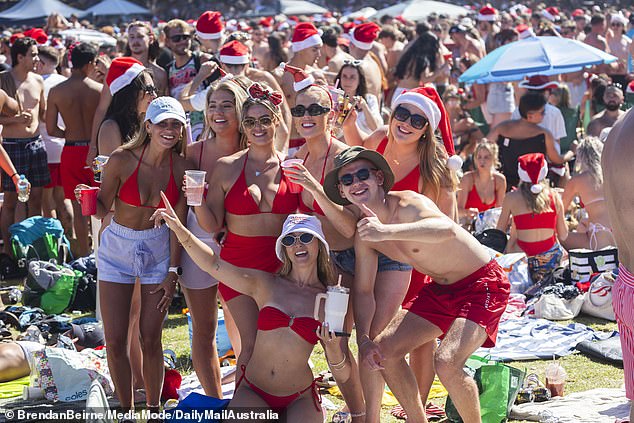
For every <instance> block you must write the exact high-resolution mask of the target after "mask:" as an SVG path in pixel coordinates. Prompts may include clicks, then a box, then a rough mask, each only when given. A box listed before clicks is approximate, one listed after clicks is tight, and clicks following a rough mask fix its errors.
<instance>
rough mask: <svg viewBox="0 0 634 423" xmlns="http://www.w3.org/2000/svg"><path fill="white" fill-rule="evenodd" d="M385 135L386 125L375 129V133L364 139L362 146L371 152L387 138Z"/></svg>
mask: <svg viewBox="0 0 634 423" xmlns="http://www.w3.org/2000/svg"><path fill="white" fill-rule="evenodd" d="M387 133H388V126H387V125H383V126H380V127H379V128H377V129H376V131H374V132H372V133H371V134H370V136H369V137H368V139H366V141H365V143H364V145H363V146H364V147H365V148H369V149H371V150H376V149H377V148H378V146H379V144H381V141H383V139H384V138H386V137H387Z"/></svg>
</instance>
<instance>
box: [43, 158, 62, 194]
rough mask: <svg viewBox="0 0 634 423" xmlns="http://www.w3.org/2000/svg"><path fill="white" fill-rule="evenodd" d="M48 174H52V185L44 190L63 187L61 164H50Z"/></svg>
mask: <svg viewBox="0 0 634 423" xmlns="http://www.w3.org/2000/svg"><path fill="white" fill-rule="evenodd" d="M48 172H49V173H50V174H51V183H50V184H48V185H46V186H45V187H44V188H55V187H61V186H62V176H61V170H60V164H59V163H49V164H48Z"/></svg>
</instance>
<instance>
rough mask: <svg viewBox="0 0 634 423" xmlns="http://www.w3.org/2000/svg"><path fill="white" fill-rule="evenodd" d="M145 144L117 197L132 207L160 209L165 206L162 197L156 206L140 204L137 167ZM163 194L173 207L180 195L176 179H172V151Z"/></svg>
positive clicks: (139, 164) (143, 152)
mask: <svg viewBox="0 0 634 423" xmlns="http://www.w3.org/2000/svg"><path fill="white" fill-rule="evenodd" d="M146 147H147V144H145V145H144V146H143V150H142V151H141V157H139V162H138V163H137V165H136V169H134V172H132V175H130V176H129V177H128V179H126V181H125V182H124V183H123V185H121V188H120V189H119V199H120V200H121V201H123V202H124V203H126V204H129V205H131V206H134V207H147V208H152V209H157V208H159V209H161V208H164V207H165V204H164V203H163V199H161V201H160V202H159V204H158V206H146V205H143V204H141V196H140V195H139V167H140V166H141V161H142V159H143V154H145V148H146ZM165 196H166V197H167V200H168V201H169V203H170V204H171V205H172V207H174V206H175V205H176V203H178V199H179V197H180V190H179V189H178V186H177V185H176V181H175V180H174V166H173V163H172V153H171V152H170V180H169V182H168V183H167V188H166V189H165Z"/></svg>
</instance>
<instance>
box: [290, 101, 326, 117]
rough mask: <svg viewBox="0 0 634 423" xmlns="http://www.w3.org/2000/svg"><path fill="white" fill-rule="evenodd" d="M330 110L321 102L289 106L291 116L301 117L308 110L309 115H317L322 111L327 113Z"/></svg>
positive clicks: (321, 113)
mask: <svg viewBox="0 0 634 423" xmlns="http://www.w3.org/2000/svg"><path fill="white" fill-rule="evenodd" d="M329 111H330V107H324V106H322V105H321V104H317V103H313V104H311V105H310V106H308V107H306V106H303V105H301V104H300V105H299V106H295V107H292V108H291V115H293V117H303V116H304V115H305V114H306V112H308V115H309V116H319V115H323V114H324V113H328V112H329Z"/></svg>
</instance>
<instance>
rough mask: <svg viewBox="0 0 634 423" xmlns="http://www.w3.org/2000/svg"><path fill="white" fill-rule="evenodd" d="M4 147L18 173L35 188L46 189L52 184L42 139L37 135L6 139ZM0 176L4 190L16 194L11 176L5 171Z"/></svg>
mask: <svg viewBox="0 0 634 423" xmlns="http://www.w3.org/2000/svg"><path fill="white" fill-rule="evenodd" d="M2 146H3V147H4V149H5V151H6V152H7V154H8V155H9V158H10V159H11V161H12V162H13V166H15V170H16V172H17V173H18V174H20V175H24V176H26V179H28V180H29V182H30V183H31V186H32V187H33V188H38V187H44V186H46V185H48V184H49V183H50V182H51V174H50V172H49V170H48V160H47V156H46V148H45V147H44V141H42V137H40V136H39V135H36V136H34V137H31V138H5V139H4V140H3V141H2ZM0 175H2V188H3V189H4V190H5V191H9V192H15V185H14V183H13V180H11V175H8V174H7V173H6V172H5V171H4V170H2V171H1V172H0Z"/></svg>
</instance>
